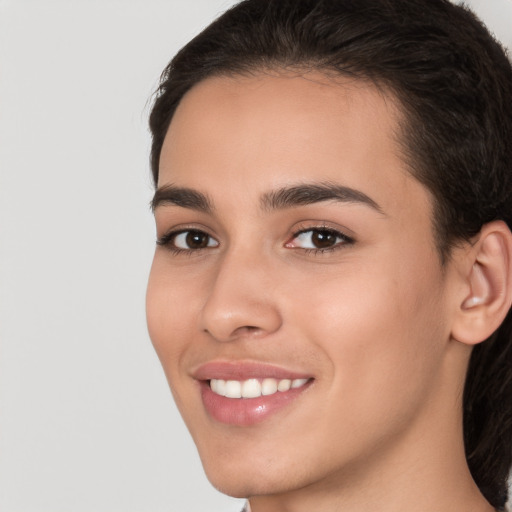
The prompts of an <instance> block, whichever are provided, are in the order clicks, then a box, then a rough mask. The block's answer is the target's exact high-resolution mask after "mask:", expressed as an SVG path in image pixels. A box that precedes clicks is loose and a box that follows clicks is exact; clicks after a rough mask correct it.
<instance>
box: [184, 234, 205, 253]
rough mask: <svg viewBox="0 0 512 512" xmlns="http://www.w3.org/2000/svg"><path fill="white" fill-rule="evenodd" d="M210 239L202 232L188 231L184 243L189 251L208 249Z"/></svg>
mask: <svg viewBox="0 0 512 512" xmlns="http://www.w3.org/2000/svg"><path fill="white" fill-rule="evenodd" d="M209 239H210V237H209V235H207V234H206V233H203V232H202V231H189V232H188V233H187V236H186V237H185V242H186V244H187V246H188V247H190V249H204V248H205V247H208V241H209Z"/></svg>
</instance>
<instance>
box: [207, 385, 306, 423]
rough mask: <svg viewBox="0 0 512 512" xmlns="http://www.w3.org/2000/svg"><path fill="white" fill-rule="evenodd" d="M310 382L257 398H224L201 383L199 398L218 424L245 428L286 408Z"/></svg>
mask: <svg viewBox="0 0 512 512" xmlns="http://www.w3.org/2000/svg"><path fill="white" fill-rule="evenodd" d="M310 384H311V381H309V382H307V383H306V384H304V386H301V387H300V388H294V389H290V390H288V391H278V392H277V393H274V394H273V395H266V396H260V397H257V398H226V397H225V396H220V395H217V394H216V393H214V392H213V391H212V390H211V388H210V383H209V382H207V381H201V398H202V399H203V405H204V407H205V409H206V411H207V413H208V414H209V415H210V416H211V417H212V418H213V419H215V420H217V421H218V422H220V423H225V424H227V425H236V426H239V427H247V426H249V425H255V424H257V423H260V422H262V421H264V420H266V419H268V418H269V417H270V416H272V415H274V414H276V413H277V412H278V411H280V410H281V409H284V408H285V407H288V406H289V405H290V404H291V403H292V402H294V401H295V400H296V399H297V398H298V397H299V396H300V395H301V394H302V393H303V392H304V391H305V390H306V389H307V388H309V386H310Z"/></svg>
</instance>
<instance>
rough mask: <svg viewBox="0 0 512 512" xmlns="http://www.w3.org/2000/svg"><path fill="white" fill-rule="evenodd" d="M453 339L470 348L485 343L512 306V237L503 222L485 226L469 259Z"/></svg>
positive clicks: (453, 327) (455, 319) (454, 324)
mask: <svg viewBox="0 0 512 512" xmlns="http://www.w3.org/2000/svg"><path fill="white" fill-rule="evenodd" d="M464 259H465V264H464V268H465V271H464V272H463V275H462V278H463V280H464V283H463V284H464V286H463V287H461V290H462V291H461V296H462V298H461V296H459V302H460V304H459V306H458V308H457V312H456V315H455V318H454V322H453V324H452V337H453V338H454V339H455V340H457V341H460V342H461V343H465V344H467V345H476V344H477V343H480V342H482V341H485V340H486V339H487V338H488V337H489V336H490V335H491V334H492V333H493V332H494V331H495V330H496V329H497V328H498V327H499V326H500V325H501V323H502V322H503V320H504V319H505V317H506V315H507V313H508V311H509V310H510V307H511V305H512V233H511V232H510V229H509V228H508V226H507V225H506V224H505V223H504V222H502V221H494V222H490V223H489V224H485V225H484V227H483V228H482V230H481V231H480V233H479V235H478V236H477V237H476V241H474V243H473V245H472V246H471V248H470V250H469V251H468V252H466V254H465V256H464Z"/></svg>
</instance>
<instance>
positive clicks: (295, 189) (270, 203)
mask: <svg viewBox="0 0 512 512" xmlns="http://www.w3.org/2000/svg"><path fill="white" fill-rule="evenodd" d="M323 201H339V202H342V203H360V204H364V205H366V206H369V207H370V208H373V209H374V210H376V211H377V212H379V213H381V214H383V213H384V212H383V210H382V208H381V207H380V206H379V205H378V204H377V203H376V202H375V201H374V200H373V199H372V198H371V197H369V196H367V195H366V194H365V193H364V192H361V191H360V190H356V189H353V188H350V187H345V186H343V185H339V184H337V183H329V182H327V183H312V184H310V183H306V184H300V185H295V186H292V187H283V188H280V189H278V190H275V191H272V192H268V193H266V194H264V195H263V196H262V198H261V205H262V207H263V208H264V209H265V210H280V209H285V208H293V207H296V206H303V205H308V204H314V203H320V202H323Z"/></svg>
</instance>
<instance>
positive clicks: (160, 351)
mask: <svg viewBox="0 0 512 512" xmlns="http://www.w3.org/2000/svg"><path fill="white" fill-rule="evenodd" d="M163 259H164V258H162V257H161V256H159V255H155V259H154V261H153V265H152V267H151V272H150V275H149V281H148V288H147V293H146V318H147V324H148V331H149V336H150V338H151V341H152V343H153V346H154V347H155V350H156V353H157V355H158V357H159V359H160V361H161V362H162V364H163V366H164V369H165V370H166V372H167V368H168V366H169V365H171V366H175V365H177V362H178V361H179V355H180V353H181V351H182V348H183V346H182V345H183V344H184V343H185V341H186V340H187V339H190V336H189V335H187V334H188V333H189V331H190V328H191V326H192V319H191V311H192V308H191V305H192V304H193V301H194V296H195V295H194V293H193V291H194V287H193V283H194V280H193V279H190V280H186V282H187V283H189V284H188V286H184V283H183V278H181V279H180V278H179V277H178V276H176V273H173V272H169V269H168V265H166V264H165V261H162V260H163Z"/></svg>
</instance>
